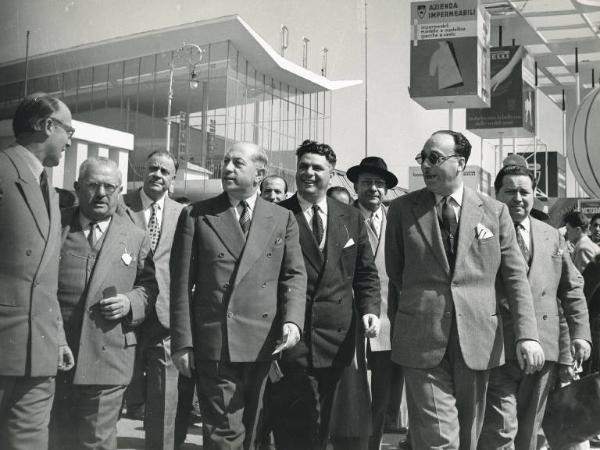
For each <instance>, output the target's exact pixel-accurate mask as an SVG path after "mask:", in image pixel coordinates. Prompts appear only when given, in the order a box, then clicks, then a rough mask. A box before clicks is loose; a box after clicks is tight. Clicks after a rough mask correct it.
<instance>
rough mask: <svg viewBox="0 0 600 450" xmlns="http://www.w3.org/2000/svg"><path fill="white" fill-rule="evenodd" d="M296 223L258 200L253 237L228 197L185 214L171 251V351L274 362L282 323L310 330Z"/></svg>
mask: <svg viewBox="0 0 600 450" xmlns="http://www.w3.org/2000/svg"><path fill="white" fill-rule="evenodd" d="M305 293H306V271H305V269H304V262H303V259H302V252H301V250H300V244H299V242H298V224H297V223H296V220H295V219H294V216H293V215H292V213H290V212H289V211H287V210H285V209H283V208H281V207H280V206H277V205H275V204H272V203H269V202H267V201H265V200H263V199H262V198H260V197H258V198H257V200H256V204H255V208H254V211H253V215H252V222H251V226H250V230H249V232H248V235H247V238H246V239H244V235H243V233H242V229H241V227H240V224H239V221H238V220H237V218H236V216H235V212H234V211H233V207H232V206H231V204H230V202H229V198H228V197H227V194H225V193H222V194H220V195H218V196H217V197H213V198H210V199H208V200H204V201H200V202H197V203H194V204H192V205H190V206H188V207H186V208H185V209H184V210H183V212H182V213H181V216H180V217H179V223H178V224H177V231H176V232H175V241H174V242H173V249H172V251H171V351H172V352H173V353H175V352H176V351H178V350H181V349H184V348H193V351H194V354H195V357H196V359H198V360H205V361H231V362H255V361H269V360H271V359H272V358H273V357H272V352H273V350H274V349H275V346H276V341H277V340H278V339H280V338H281V327H282V324H283V323H284V322H293V323H295V324H296V325H298V327H299V328H300V330H302V329H303V327H304V309H305V304H306V303H305V302H306V300H305Z"/></svg>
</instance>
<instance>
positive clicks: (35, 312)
mask: <svg viewBox="0 0 600 450" xmlns="http://www.w3.org/2000/svg"><path fill="white" fill-rule="evenodd" d="M28 151H29V150H27V149H26V148H24V147H21V146H20V145H16V144H15V145H14V146H13V147H9V148H7V149H5V150H3V151H0V342H1V343H2V344H0V346H1V348H2V350H1V351H0V354H1V356H0V375H2V376H32V377H45V376H54V375H56V368H57V363H58V347H59V344H66V341H65V337H64V332H63V328H62V322H61V317H60V310H59V307H58V300H57V298H56V286H57V283H58V258H59V251H60V211H59V209H58V198H57V195H56V193H55V191H54V189H50V217H48V212H47V210H46V205H45V204H44V198H43V196H42V191H41V189H40V185H39V181H38V180H36V179H35V177H34V175H33V174H32V173H31V170H30V169H29V167H28V166H27V165H26V162H25V160H23V159H22V156H20V155H21V154H22V153H23V152H28ZM28 366H29V369H27V367H28Z"/></svg>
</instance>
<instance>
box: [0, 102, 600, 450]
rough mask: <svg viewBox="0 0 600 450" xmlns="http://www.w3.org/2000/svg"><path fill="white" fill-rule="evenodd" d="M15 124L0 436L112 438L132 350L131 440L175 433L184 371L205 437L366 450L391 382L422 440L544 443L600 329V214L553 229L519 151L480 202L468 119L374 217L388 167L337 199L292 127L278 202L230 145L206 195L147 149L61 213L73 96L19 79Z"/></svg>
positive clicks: (1, 163)
mask: <svg viewBox="0 0 600 450" xmlns="http://www.w3.org/2000/svg"><path fill="white" fill-rule="evenodd" d="M13 130H14V134H15V138H16V142H15V143H14V144H13V145H11V146H10V147H9V148H7V149H4V150H2V151H0V251H1V253H2V258H0V287H1V289H0V342H2V358H0V448H2V449H7V450H8V449H23V450H30V449H46V448H52V449H56V450H59V449H60V450H62V449H73V450H79V449H106V450H109V449H116V447H117V421H118V420H119V416H120V412H121V408H122V403H123V397H124V392H125V390H126V388H127V386H128V385H129V383H130V381H131V379H132V375H133V372H134V362H135V361H137V362H138V364H139V365H140V367H141V370H142V371H143V373H144V374H145V377H146V383H145V385H144V386H145V395H144V398H145V412H144V428H145V431H146V438H145V445H146V448H147V449H173V448H176V447H177V446H178V445H179V444H181V440H180V439H176V435H178V434H181V433H178V432H177V431H176V428H177V426H176V422H177V421H176V416H177V409H178V406H177V400H178V397H179V398H180V399H181V395H179V396H178V389H181V386H182V383H181V381H180V380H179V381H178V378H180V377H183V378H184V379H189V380H193V382H194V383H195V385H196V388H197V393H198V400H199V403H200V409H201V413H202V421H203V446H204V448H206V449H250V448H261V449H266V448H277V449H281V450H288V449H292V450H294V449H298V450H306V449H315V450H316V449H320V450H324V449H326V448H327V446H328V444H329V443H330V442H331V443H332V444H333V446H334V448H336V449H369V450H377V449H379V448H380V445H381V439H382V435H383V432H384V422H385V415H386V411H387V410H388V409H389V406H390V403H393V402H398V401H399V399H400V396H401V393H402V389H403V385H404V388H405V392H406V397H407V398H406V401H407V404H408V412H409V420H410V445H412V448H413V449H415V450H417V449H419V450H420V449H459V448H460V449H462V450H465V449H469V450H477V449H480V450H484V449H501V448H502V449H505V448H506V449H510V448H516V449H537V448H538V439H539V438H538V435H539V434H540V431H541V422H542V419H543V417H544V411H545V409H546V403H547V399H548V395H549V392H550V391H551V390H552V389H553V388H554V387H555V386H556V385H557V382H558V381H557V380H560V381H562V382H568V381H570V380H571V379H573V377H574V369H573V368H574V367H575V368H576V367H579V366H580V365H581V364H582V363H583V362H584V361H586V360H588V359H589V358H590V355H591V353H592V339H593V340H594V349H595V350H594V352H595V356H594V358H592V362H591V364H592V365H594V364H596V365H597V360H598V355H596V353H598V347H597V343H598V335H600V332H598V331H597V330H598V329H600V326H598V324H597V322H598V321H596V316H592V317H591V319H592V323H593V324H595V325H594V326H593V327H592V331H594V332H593V333H592V332H591V331H590V317H588V305H587V303H586V295H585V294H586V293H587V294H588V300H590V299H591V298H592V297H594V296H595V295H596V294H598V292H599V291H600V290H598V289H596V288H597V287H598V286H600V261H598V260H597V258H596V256H597V255H598V254H599V253H600V247H598V246H597V245H596V243H595V242H598V241H599V240H600V216H598V217H594V218H593V220H592V232H591V236H590V237H588V234H587V227H588V222H589V221H588V220H587V218H586V217H585V216H584V215H583V214H581V213H578V212H572V213H570V214H568V215H567V217H566V218H565V223H566V237H567V239H568V241H569V243H567V242H566V241H565V239H564V237H563V234H562V233H561V232H560V231H559V230H557V229H555V228H553V227H551V226H550V225H548V224H546V223H544V222H542V221H540V220H537V219H535V218H533V217H532V216H531V211H532V207H533V198H534V188H535V179H534V177H533V175H532V174H531V172H530V171H529V170H528V169H527V167H524V166H518V165H510V166H506V167H504V168H503V169H502V170H501V171H500V172H499V173H498V175H497V177H496V181H495V184H494V188H495V193H496V200H494V199H492V198H490V197H488V196H486V195H483V194H481V193H479V192H476V191H474V190H472V189H470V188H469V187H467V186H465V183H464V181H463V171H464V169H465V167H466V164H467V161H468V160H469V156H470V152H471V145H470V143H469V142H468V140H467V139H466V138H465V137H464V136H463V135H462V134H461V133H457V132H453V131H448V130H442V131H437V132H435V133H433V134H432V135H431V136H430V137H429V138H428V139H427V141H426V142H425V144H424V146H423V148H422V150H421V151H420V152H419V153H418V154H417V156H416V158H415V159H416V161H417V162H418V163H419V164H420V165H421V168H422V170H423V175H424V180H425V185H426V187H425V188H423V189H421V190H418V191H415V192H411V193H409V194H406V195H404V196H402V197H399V198H397V199H396V200H394V201H393V202H392V203H391V205H390V206H389V208H388V207H387V206H385V205H384V199H385V197H386V195H387V192H388V190H389V189H392V188H394V187H395V186H396V185H397V183H398V179H397V178H396V176H395V175H394V174H393V173H391V172H390V171H389V170H388V167H387V165H386V163H385V161H384V160H383V159H382V158H380V157H376V156H370V157H366V158H364V159H363V160H362V161H361V162H360V164H357V165H355V166H353V167H351V168H350V169H349V170H348V171H347V178H348V180H349V181H350V182H351V183H352V184H353V186H354V191H355V194H356V200H354V201H353V197H354V196H353V195H352V194H351V193H350V192H348V190H345V189H343V188H342V189H339V188H331V187H330V185H331V179H332V177H333V175H334V173H335V172H334V169H335V166H336V162H337V157H336V154H335V152H334V151H333V149H332V148H331V147H330V146H329V145H327V144H321V143H317V142H314V141H310V140H306V141H304V142H303V143H302V144H301V145H300V146H299V147H298V149H297V152H296V157H297V167H296V169H297V172H296V178H295V184H296V189H297V190H296V192H295V193H294V194H291V195H290V193H289V192H288V182H287V181H286V180H285V179H284V178H282V177H279V176H276V175H268V174H267V170H268V160H267V155H266V153H265V151H264V150H263V149H262V148H261V147H260V146H258V145H256V144H253V143H245V142H242V143H236V144H234V145H232V146H231V147H230V148H229V149H227V150H226V153H225V155H224V159H223V170H222V186H223V192H222V193H221V194H219V195H217V196H215V197H213V198H209V199H207V200H203V201H199V202H195V203H192V204H190V205H189V206H185V207H184V206H183V205H181V204H179V203H177V202H175V201H173V200H172V199H171V198H170V197H169V193H170V191H171V187H172V183H173V180H174V179H175V174H176V171H177V162H176V161H175V160H174V158H173V157H172V156H171V155H170V154H169V153H167V152H164V151H156V152H153V153H151V154H150V155H149V156H148V158H147V160H146V165H145V174H144V177H145V178H144V183H143V187H142V188H140V189H139V190H136V191H135V192H129V193H127V194H125V195H121V194H122V191H123V186H122V177H121V173H120V171H119V168H118V166H117V165H116V163H114V162H113V161H111V160H110V159H108V158H104V157H90V158H88V159H87V160H85V161H84V162H83V163H82V164H81V166H80V167H79V173H78V178H77V181H76V182H75V184H74V190H75V194H76V197H77V202H76V205H75V206H71V207H66V208H63V209H62V210H61V209H59V201H58V195H57V193H56V192H55V190H54V188H53V187H52V183H51V181H50V180H49V178H48V174H47V173H46V168H48V167H53V166H57V165H58V164H59V162H60V158H61V153H62V152H63V151H65V150H66V149H67V148H68V147H69V145H70V142H71V141H70V139H71V137H72V135H73V133H74V131H75V130H74V129H73V127H72V126H71V113H70V111H69V109H68V108H67V106H66V105H65V104H64V103H62V102H61V101H60V100H58V99H56V98H53V97H51V96H49V95H47V94H43V93H35V94H31V95H29V96H27V97H26V98H25V99H24V100H23V101H22V103H21V104H20V105H19V106H18V108H17V111H16V113H15V116H14V119H13ZM586 266H589V267H587V268H586ZM582 273H584V275H585V277H586V284H585V285H584V277H583V276H582ZM588 280H590V281H589V283H588V282H587V281H588ZM584 287H585V290H584ZM584 292H585V293H584ZM596 303H599V302H596ZM597 309H600V308H598V306H595V308H592V307H590V311H596V310H597ZM594 314H596V313H594ZM592 334H593V336H594V337H593V338H592ZM136 347H137V352H136ZM136 353H137V356H136ZM594 361H596V362H595V363H594ZM368 370H369V371H370V378H368V377H367V371H368ZM186 392H187V390H186ZM192 392H193V389H192ZM191 395H192V394H189V395H188V396H191ZM189 401H190V402H191V399H190V400H189ZM184 436H185V432H184Z"/></svg>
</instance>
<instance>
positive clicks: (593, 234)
mask: <svg viewBox="0 0 600 450" xmlns="http://www.w3.org/2000/svg"><path fill="white" fill-rule="evenodd" d="M590 239H591V240H592V242H593V243H594V244H596V245H598V244H600V213H596V214H594V215H593V216H592V218H591V219H590Z"/></svg>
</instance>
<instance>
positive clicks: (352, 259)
mask: <svg viewBox="0 0 600 450" xmlns="http://www.w3.org/2000/svg"><path fill="white" fill-rule="evenodd" d="M356 252H357V249H356V245H353V246H352V247H347V248H345V249H343V250H342V256H341V258H340V260H341V262H342V270H343V272H344V275H345V276H346V277H347V278H352V275H354V268H355V266H356Z"/></svg>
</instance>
